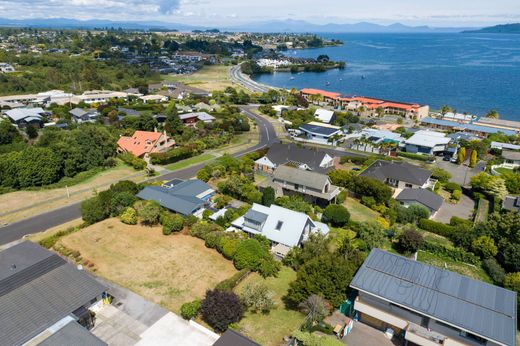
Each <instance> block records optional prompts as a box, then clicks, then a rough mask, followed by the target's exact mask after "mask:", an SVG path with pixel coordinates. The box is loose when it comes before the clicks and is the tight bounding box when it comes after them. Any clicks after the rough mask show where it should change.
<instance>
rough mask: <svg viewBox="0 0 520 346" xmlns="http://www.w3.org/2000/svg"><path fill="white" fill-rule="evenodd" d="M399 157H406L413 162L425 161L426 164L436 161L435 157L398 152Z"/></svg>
mask: <svg viewBox="0 0 520 346" xmlns="http://www.w3.org/2000/svg"><path fill="white" fill-rule="evenodd" d="M397 156H401V157H406V158H408V159H412V160H418V161H425V162H426V161H431V160H435V158H434V157H433V156H428V155H421V154H414V153H407V152H403V151H400V152H398V153H397Z"/></svg>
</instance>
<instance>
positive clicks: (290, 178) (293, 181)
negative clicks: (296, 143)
mask: <svg viewBox="0 0 520 346" xmlns="http://www.w3.org/2000/svg"><path fill="white" fill-rule="evenodd" d="M259 186H260V187H267V186H270V187H272V188H274V190H275V194H276V195H277V196H282V195H294V194H299V195H302V196H303V197H304V199H306V200H307V201H310V202H326V203H328V202H331V201H332V200H333V199H334V198H335V197H336V196H337V195H339V193H340V192H341V189H340V188H339V187H338V186H335V185H332V182H331V181H330V178H329V176H328V175H326V174H321V173H317V172H312V171H306V170H303V169H299V168H295V167H290V166H280V167H278V168H277V169H276V170H275V171H274V173H273V175H272V177H271V178H269V179H266V180H264V181H263V182H261V183H260V184H259Z"/></svg>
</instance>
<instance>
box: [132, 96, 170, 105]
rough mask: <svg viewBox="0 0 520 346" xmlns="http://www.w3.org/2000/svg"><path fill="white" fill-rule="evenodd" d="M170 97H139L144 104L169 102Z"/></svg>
mask: <svg viewBox="0 0 520 346" xmlns="http://www.w3.org/2000/svg"><path fill="white" fill-rule="evenodd" d="M168 99H169V98H168V96H164V95H144V96H139V100H141V101H143V102H144V103H164V102H168Z"/></svg>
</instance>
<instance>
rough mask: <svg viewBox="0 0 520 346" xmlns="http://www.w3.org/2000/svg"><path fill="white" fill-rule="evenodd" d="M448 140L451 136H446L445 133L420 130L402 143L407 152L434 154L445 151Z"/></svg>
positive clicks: (449, 140)
mask: <svg viewBox="0 0 520 346" xmlns="http://www.w3.org/2000/svg"><path fill="white" fill-rule="evenodd" d="M450 142H451V138H448V137H446V134H445V133H441V132H436V131H426V130H420V131H417V132H416V133H414V134H413V136H412V137H410V138H408V139H407V140H405V142H404V143H405V148H406V152H408V153H413V154H426V155H435V154H437V153H439V152H444V151H446V148H447V146H448V143H450Z"/></svg>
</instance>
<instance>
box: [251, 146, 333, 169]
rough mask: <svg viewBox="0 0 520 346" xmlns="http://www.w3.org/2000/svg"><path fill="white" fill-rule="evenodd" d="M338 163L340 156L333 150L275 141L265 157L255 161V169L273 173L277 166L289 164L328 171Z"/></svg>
mask: <svg viewBox="0 0 520 346" xmlns="http://www.w3.org/2000/svg"><path fill="white" fill-rule="evenodd" d="M337 163H339V157H338V155H336V153H335V152H334V151H332V150H323V149H312V148H306V147H303V146H300V145H295V144H282V143H275V144H273V145H272V146H271V147H270V148H269V151H268V152H267V154H265V156H264V157H261V158H259V159H258V160H256V161H255V170H257V171H260V172H265V173H273V172H274V170H275V169H276V167H278V166H281V165H286V164H287V165H290V166H294V167H298V168H301V169H304V170H308V171H315V172H319V173H326V172H328V171H329V170H331V169H332V168H334V167H335V165H336V164H337Z"/></svg>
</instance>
